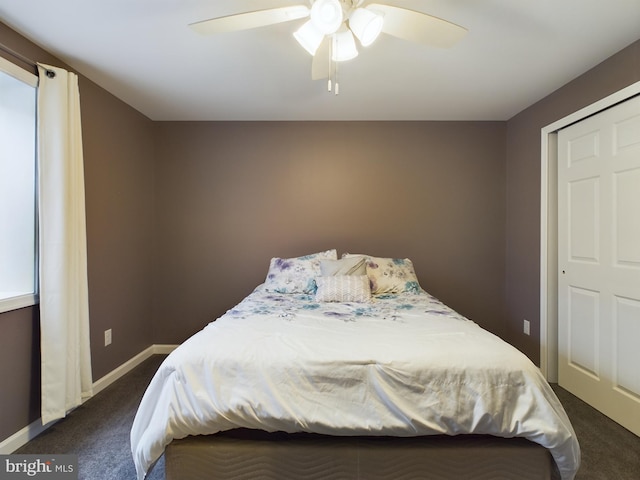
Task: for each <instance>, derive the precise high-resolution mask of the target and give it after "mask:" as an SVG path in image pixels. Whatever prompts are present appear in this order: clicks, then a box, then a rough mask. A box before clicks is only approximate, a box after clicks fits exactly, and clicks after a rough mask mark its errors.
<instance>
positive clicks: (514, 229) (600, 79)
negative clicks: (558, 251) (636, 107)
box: [506, 40, 640, 362]
mask: <svg viewBox="0 0 640 480" xmlns="http://www.w3.org/2000/svg"><path fill="white" fill-rule="evenodd" d="M637 81H640V40H639V41H637V42H635V43H633V44H631V45H630V46H629V47H627V48H626V49H624V50H622V51H621V52H619V53H618V54H616V55H614V56H612V57H610V58H609V59H607V60H606V61H604V62H602V63H601V64H600V65H598V66H596V67H595V68H593V69H592V70H590V71H588V72H586V73H585V74H584V75H581V76H580V77H578V78H576V79H575V80H573V81H572V82H570V83H569V84H567V85H565V86H564V87H562V88H560V89H558V90H557V91H556V92H554V93H553V94H551V95H549V96H548V97H546V98H544V99H543V100H541V101H539V102H538V103H536V104H534V105H532V106H531V107H529V108H527V109H526V110H524V111H523V112H521V113H520V114H518V115H516V116H515V117H513V118H512V119H511V120H509V122H508V123H507V220H506V221H507V226H506V232H507V237H506V245H507V249H506V265H507V266H506V284H507V293H506V302H507V303H506V317H507V324H506V328H507V332H506V335H507V339H508V340H509V341H510V342H511V343H513V345H515V346H516V347H518V348H519V349H521V350H522V351H523V352H525V353H526V354H527V355H528V356H529V357H530V358H531V359H532V360H534V361H535V362H539V360H540V342H539V338H540V184H541V183H540V131H541V129H542V128H544V127H545V126H547V125H549V124H551V123H553V122H555V121H556V120H559V119H561V118H563V117H565V116H567V115H569V114H571V113H573V112H575V111H577V110H579V109H581V108H583V107H585V106H587V105H589V104H591V103H593V102H595V101H597V100H600V99H602V98H604V97H606V96H607V95H610V94H612V93H614V92H616V91H618V90H621V89H622V88H624V87H626V86H629V85H631V84H633V83H635V82H637ZM525 318H526V319H528V320H530V321H531V336H530V337H527V336H525V335H524V334H523V333H522V321H523V319H525Z"/></svg>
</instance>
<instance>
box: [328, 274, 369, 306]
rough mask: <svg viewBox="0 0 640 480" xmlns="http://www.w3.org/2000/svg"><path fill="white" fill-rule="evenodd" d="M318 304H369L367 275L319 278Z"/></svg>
mask: <svg viewBox="0 0 640 480" xmlns="http://www.w3.org/2000/svg"><path fill="white" fill-rule="evenodd" d="M316 283H317V285H318V290H317V291H316V301H318V302H368V301H370V300H371V289H370V288H369V277H367V276H366V275H332V276H327V277H317V278H316Z"/></svg>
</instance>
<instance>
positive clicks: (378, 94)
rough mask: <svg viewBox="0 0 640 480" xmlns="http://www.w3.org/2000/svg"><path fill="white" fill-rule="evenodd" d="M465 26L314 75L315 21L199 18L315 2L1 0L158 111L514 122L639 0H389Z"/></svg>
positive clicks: (594, 59) (37, 37)
mask: <svg viewBox="0 0 640 480" xmlns="http://www.w3.org/2000/svg"><path fill="white" fill-rule="evenodd" d="M377 1H378V2H379V3H389V4H392V5H396V6H399V7H403V8H409V9H413V10H418V11H421V12H424V13H429V14H430V15H434V16H437V17H440V18H444V19H446V20H448V21H450V22H453V23H456V24H458V25H461V26H464V27H466V28H467V29H468V30H469V33H468V35H467V36H466V37H465V38H464V39H463V40H462V42H460V43H459V44H458V45H456V46H455V47H453V48H451V49H447V50H439V49H436V48H432V47H427V46H423V45H417V44H412V43H409V42H407V41H404V40H400V39H396V38H395V37H390V36H386V35H382V36H381V37H380V38H379V39H378V40H376V42H375V43H374V44H373V45H372V46H370V47H368V48H367V49H361V52H360V55H359V56H358V57H357V58H356V59H354V60H351V61H349V62H345V63H341V64H340V69H339V80H340V95H338V96H335V95H332V94H329V93H328V92H327V89H326V81H322V80H316V81H312V80H311V57H310V56H309V55H308V54H307V53H306V51H304V50H303V49H302V47H300V45H298V43H297V42H296V41H295V39H294V38H293V37H292V33H293V31H294V30H295V29H296V28H297V26H298V25H300V24H301V23H302V22H304V20H296V21H293V22H289V23H285V24H280V25H275V26H269V27H262V28H258V29H255V30H249V31H242V32H232V33H225V34H221V35H218V36H212V37H204V36H200V35H198V34H197V33H195V32H193V31H192V30H191V29H190V28H188V26H187V25H188V24H190V23H193V22H196V21H200V20H204V19H208V18H211V17H216V16H221V15H229V14H233V13H239V12H244V11H250V10H260V9H264V8H273V7H278V6H285V5H296V4H301V3H302V4H307V2H308V0H0V21H2V22H4V23H5V24H7V25H8V26H10V27H12V28H13V29H15V30H17V31H18V32H19V33H21V34H22V35H23V36H25V37H27V38H28V39H30V40H32V41H33V42H35V43H36V44H38V45H40V46H41V47H43V48H45V49H46V50H48V51H50V52H51V53H53V54H54V55H56V56H57V57H59V58H60V59H62V60H63V61H64V62H66V63H68V64H69V65H70V66H72V67H73V68H74V69H76V70H77V71H78V72H80V73H82V74H83V75H85V76H86V77H88V78H90V79H91V80H93V81H94V82H96V83H97V84H99V85H101V86H102V87H104V88H105V89H107V90H108V91H110V92H111V93H113V94H114V95H116V96H117V97H119V98H121V99H122V100H124V101H125V102H126V103H128V104H130V105H131V106H133V107H134V108H136V109H137V110H139V111H140V112H142V113H143V114H145V115H146V116H148V117H149V118H151V119H153V120H507V119H509V118H511V117H512V116H513V115H515V114H517V113H518V112H520V111H521V110H523V109H524V108H526V107H527V106H529V105H531V104H533V103H535V102H536V101H537V100H539V99H541V98H543V97H545V96H546V95H548V94H549V93H551V92H552V91H554V90H556V89H557V88H559V87H560V86H562V85H564V84H565V83H567V82H569V81H570V80H572V79H573V78H575V77H577V76H579V75H580V74H582V73H584V72H585V71H587V70H588V69H590V68H591V67H593V66H595V65H597V64H598V63H600V62H601V61H603V60H604V59H606V58H607V57H609V56H610V55H612V54H614V53H615V52H617V51H619V50H621V49H622V48H624V47H625V46H627V45H629V44H630V43H632V42H633V41H634V40H637V39H638V38H640V0H606V1H605V0H422V1H420V0H388V1H386V0H377Z"/></svg>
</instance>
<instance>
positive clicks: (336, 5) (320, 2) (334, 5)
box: [310, 0, 344, 35]
mask: <svg viewBox="0 0 640 480" xmlns="http://www.w3.org/2000/svg"><path fill="white" fill-rule="evenodd" d="M310 15H311V22H313V25H314V26H315V27H316V28H317V29H318V30H319V31H320V32H322V33H324V34H325V35H331V34H332V33H335V32H336V31H337V30H338V28H340V25H342V22H343V21H344V12H343V11H342V3H341V2H340V0H316V1H315V2H313V5H312V6H311V14H310Z"/></svg>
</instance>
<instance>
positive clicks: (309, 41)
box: [293, 20, 324, 55]
mask: <svg viewBox="0 0 640 480" xmlns="http://www.w3.org/2000/svg"><path fill="white" fill-rule="evenodd" d="M293 36H294V37H295V39H296V40H297V41H298V43H299V44H300V45H302V48H304V49H305V50H306V51H307V52H309V53H310V54H311V55H315V54H316V52H317V51H318V47H320V44H321V43H322V40H323V39H324V33H322V32H321V31H319V30H318V29H317V28H316V27H315V26H314V24H313V22H311V20H309V21H308V22H306V23H304V24H303V25H302V26H301V27H300V28H299V29H298V30H296V31H295V32H294V33H293Z"/></svg>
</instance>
